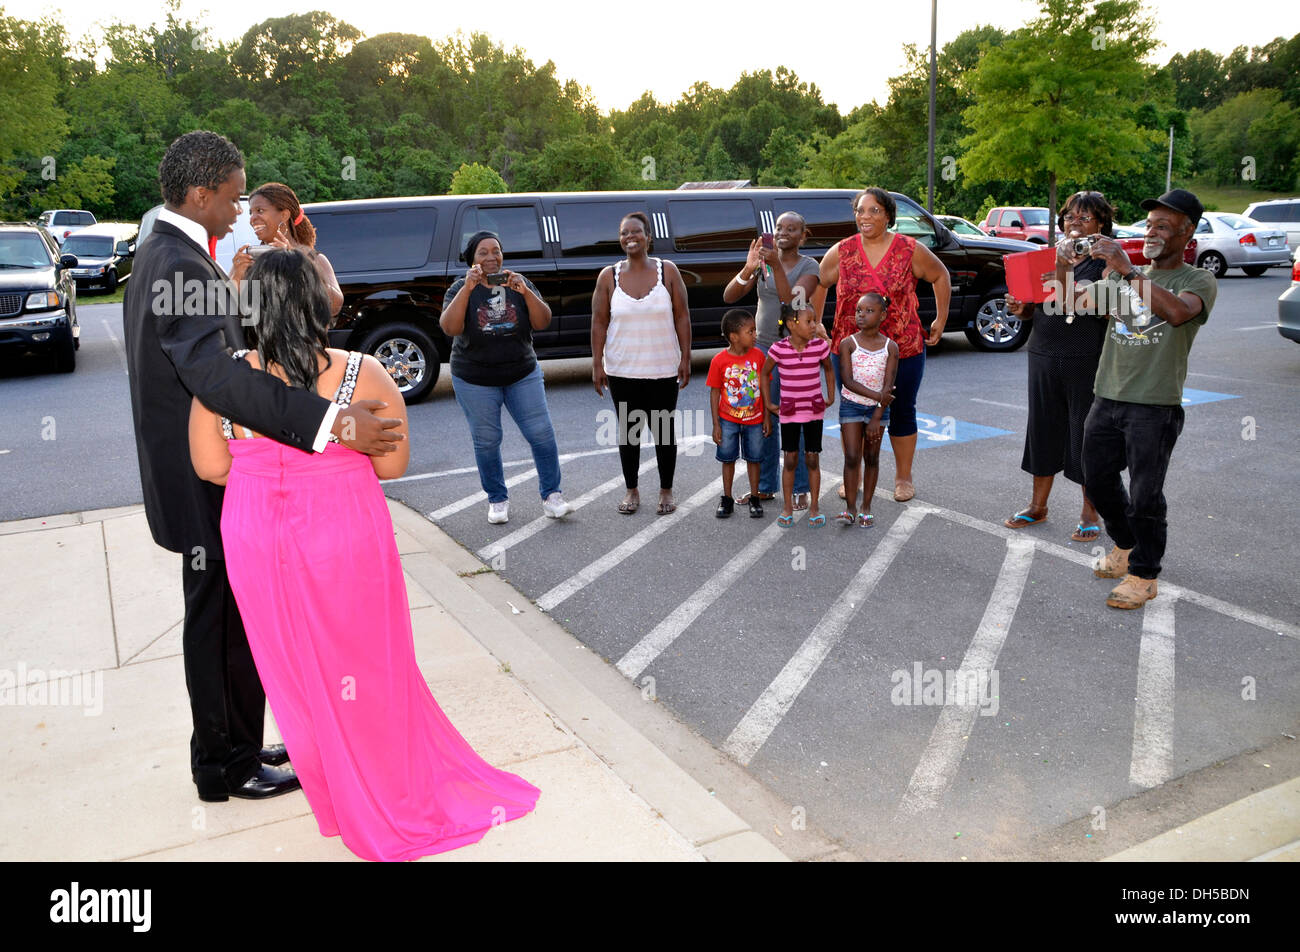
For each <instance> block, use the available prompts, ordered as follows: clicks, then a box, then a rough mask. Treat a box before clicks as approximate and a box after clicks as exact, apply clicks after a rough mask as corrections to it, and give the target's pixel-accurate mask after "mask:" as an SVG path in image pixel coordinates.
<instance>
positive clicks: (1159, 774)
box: [1128, 591, 1178, 787]
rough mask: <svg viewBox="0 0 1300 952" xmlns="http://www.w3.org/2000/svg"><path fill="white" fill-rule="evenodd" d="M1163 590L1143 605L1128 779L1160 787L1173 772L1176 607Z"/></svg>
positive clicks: (1144, 784)
mask: <svg viewBox="0 0 1300 952" xmlns="http://www.w3.org/2000/svg"><path fill="white" fill-rule="evenodd" d="M1177 601H1178V599H1177V598H1176V597H1175V596H1173V595H1170V594H1169V592H1168V591H1165V592H1162V593H1161V594H1160V595H1159V596H1157V597H1156V598H1155V599H1153V600H1152V601H1149V602H1147V603H1146V605H1145V607H1143V609H1142V643H1141V646H1140V647H1139V648H1138V670H1137V703H1136V705H1135V710H1134V715H1133V759H1132V761H1131V762H1130V764H1129V771H1128V779H1129V782H1130V783H1135V784H1137V785H1138V786H1140V787H1158V786H1159V785H1160V784H1162V783H1164V782H1165V781H1166V780H1168V779H1169V778H1170V777H1172V776H1173V775H1174V605H1175V603H1176V602H1177Z"/></svg>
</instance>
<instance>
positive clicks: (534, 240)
mask: <svg viewBox="0 0 1300 952" xmlns="http://www.w3.org/2000/svg"><path fill="white" fill-rule="evenodd" d="M614 227H615V229H617V228H618V225H617V224H615V226H614ZM476 231H492V232H496V234H497V237H499V238H500V239H501V249H502V250H503V251H504V252H505V256H506V258H539V257H541V254H542V232H541V229H540V228H539V227H538V225H537V209H536V208H534V207H533V206H532V205H478V206H472V207H470V208H467V209H466V210H465V217H464V219H463V220H462V221H461V224H460V244H458V245H457V246H456V248H455V249H454V250H455V253H456V256H457V257H459V256H460V253H461V252H462V251H464V250H465V242H466V241H468V240H469V236H470V235H472V234H474V233H475V232H476Z"/></svg>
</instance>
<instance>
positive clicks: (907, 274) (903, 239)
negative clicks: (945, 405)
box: [821, 188, 952, 502]
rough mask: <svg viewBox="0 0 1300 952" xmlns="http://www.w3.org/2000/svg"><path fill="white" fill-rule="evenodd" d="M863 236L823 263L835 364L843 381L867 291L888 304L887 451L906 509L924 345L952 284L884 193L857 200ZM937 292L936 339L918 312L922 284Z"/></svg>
mask: <svg viewBox="0 0 1300 952" xmlns="http://www.w3.org/2000/svg"><path fill="white" fill-rule="evenodd" d="M853 216H854V218H855V220H856V221H857V223H858V233H857V234H856V235H854V236H853V237H851V238H845V239H844V240H843V241H841V242H840V243H839V244H837V245H836V246H835V247H833V248H831V250H830V251H828V252H826V257H824V258H822V262H821V285H822V287H825V288H829V287H830V286H832V285H834V286H835V324H834V327H833V328H832V333H831V354H832V357H831V362H832V363H834V364H835V365H836V367H835V376H836V379H837V380H838V379H839V373H840V371H839V361H838V360H837V358H836V355H838V353H839V346H840V341H842V340H843V339H844V338H845V337H848V336H849V335H850V334H853V333H855V332H856V331H857V329H858V328H857V323H856V319H855V316H854V308H855V307H856V306H857V302H858V298H859V297H861V296H862V295H863V294H864V293H866V292H867V291H878V292H879V293H881V294H884V295H885V296H886V297H887V298H889V309H888V310H887V311H886V312H885V319H884V320H883V321H882V322H881V324H880V332H881V333H882V334H884V335H885V336H886V337H888V338H889V339H890V340H892V341H893V342H894V343H896V344H897V345H898V376H897V378H896V379H895V381H894V402H893V404H891V405H890V408H889V446H890V449H891V450H892V451H893V453H894V498H895V499H896V500H898V501H899V502H906V501H907V500H909V499H911V498H912V497H913V496H915V495H916V489H915V487H914V486H913V485H912V457H913V456H914V455H915V454H916V431H917V426H916V394H917V391H918V390H919V389H920V387H921V376H922V374H923V373H924V372H925V347H926V344H930V345H934V344H937V343H939V338H940V337H941V336H942V335H943V327H944V324H946V323H947V321H948V302H949V299H950V298H951V297H952V283H951V281H950V280H949V278H948V269H947V268H945V267H944V265H943V262H941V261H940V260H939V259H938V258H937V257H935V255H934V252H932V251H931V250H930V249H929V248H927V247H925V245H922V244H920V243H918V242H917V241H916V239H915V238H909V237H908V236H906V235H900V234H897V233H896V232H893V231H890V230H889V229H891V228H893V227H894V222H895V219H896V217H897V206H896V205H895V203H894V199H893V197H892V196H891V195H890V194H889V193H888V192H887V191H885V190H884V189H882V188H868V189H864V190H863V191H861V192H859V193H858V194H857V195H856V196H855V197H854V199H853ZM917 281H928V282H930V284H931V285H932V286H933V288H934V303H935V307H936V311H935V319H934V323H933V324H931V325H930V336H929V339H928V340H927V339H926V336H925V333H924V331H923V330H922V329H921V318H920V317H919V316H918V315H917V310H916V282H917Z"/></svg>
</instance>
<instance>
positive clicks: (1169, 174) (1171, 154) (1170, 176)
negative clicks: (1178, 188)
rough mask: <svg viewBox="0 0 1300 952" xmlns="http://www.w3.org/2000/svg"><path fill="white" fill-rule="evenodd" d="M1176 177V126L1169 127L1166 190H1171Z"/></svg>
mask: <svg viewBox="0 0 1300 952" xmlns="http://www.w3.org/2000/svg"><path fill="white" fill-rule="evenodd" d="M1173 177H1174V127H1173V126H1170V127H1169V164H1168V165H1167V166H1165V191H1166V192H1167V191H1169V189H1170V187H1171V186H1170V182H1171V181H1172V179H1173Z"/></svg>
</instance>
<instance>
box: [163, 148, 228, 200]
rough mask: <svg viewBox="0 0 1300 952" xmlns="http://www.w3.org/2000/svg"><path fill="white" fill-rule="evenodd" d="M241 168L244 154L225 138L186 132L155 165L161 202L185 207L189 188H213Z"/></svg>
mask: <svg viewBox="0 0 1300 952" xmlns="http://www.w3.org/2000/svg"><path fill="white" fill-rule="evenodd" d="M243 167H244V155H243V153H242V152H240V151H239V149H238V148H237V147H236V145H235V144H234V143H233V142H231V141H230V140H229V139H227V138H226V137H225V136H223V135H218V134H217V133H215V132H207V131H206V130H199V131H197V132H187V133H185V135H183V136H181V137H180V138H178V139H177V140H176V141H175V142H173V143H172V144H171V145H169V146H168V147H167V152H166V153H165V154H164V155H163V157H162V161H161V162H159V163H158V185H159V187H160V188H161V190H162V197H163V201H165V202H166V203H167V204H169V205H176V206H180V205H184V204H185V196H186V194H187V193H188V192H189V190H190V188H191V187H199V188H212V189H215V188H217V187H218V186H219V185H221V183H222V182H224V181H225V180H226V179H228V178H230V175H231V173H232V172H234V171H235V170H236V169H242V168H243Z"/></svg>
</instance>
